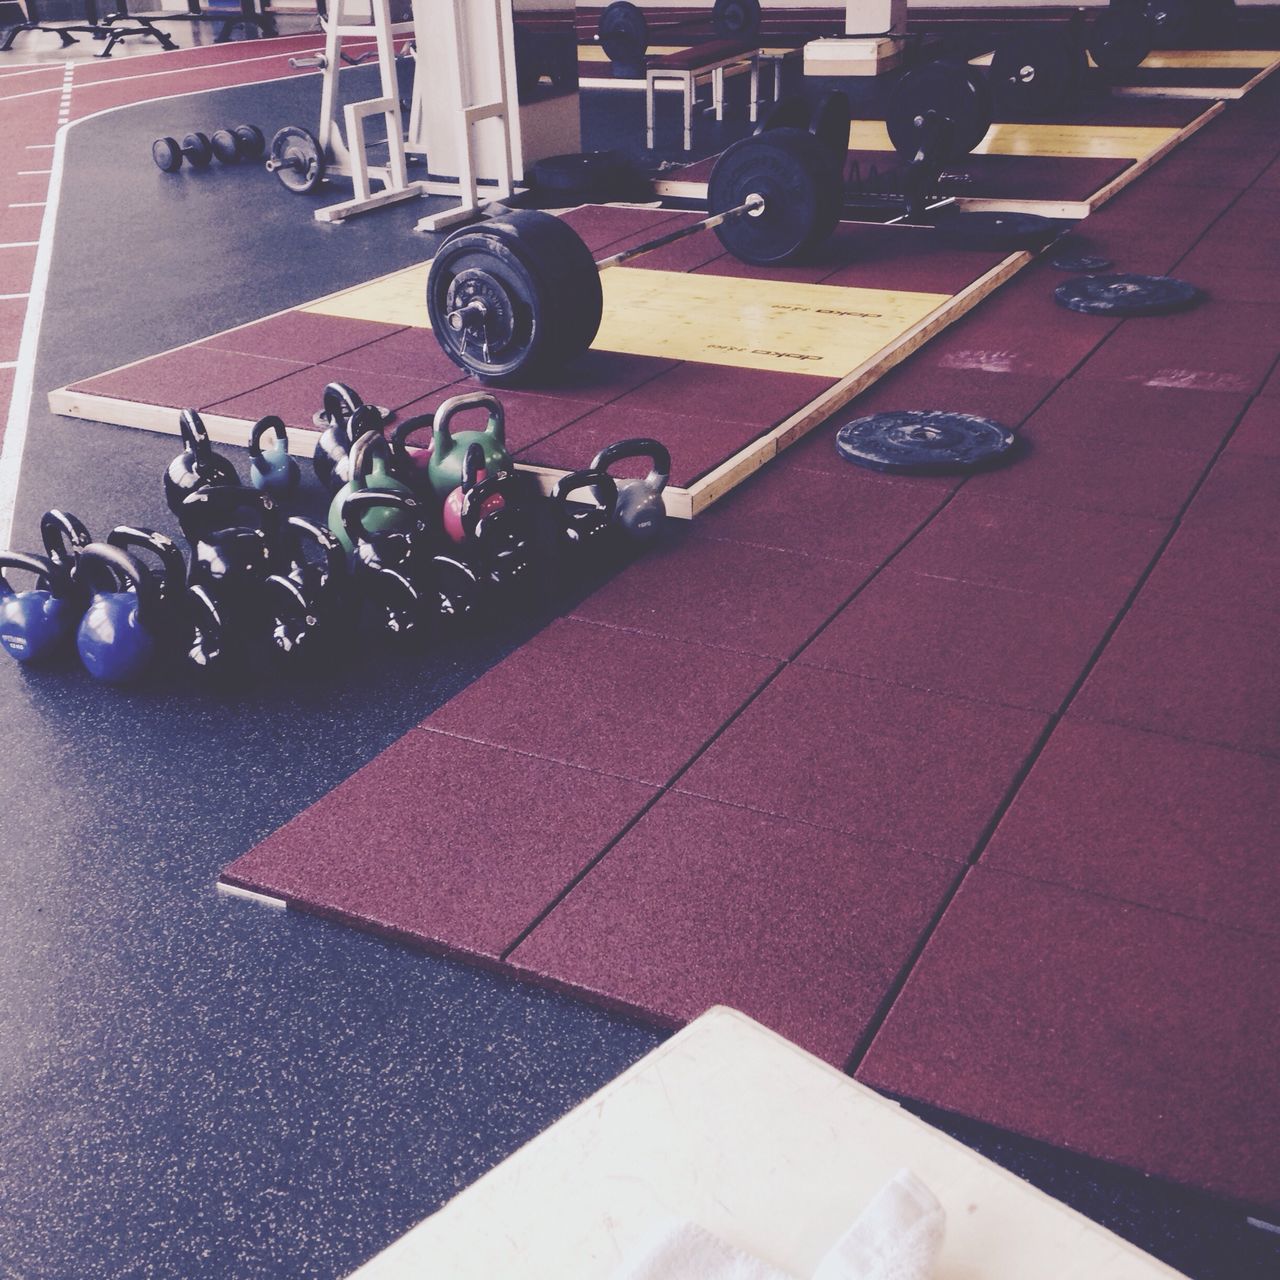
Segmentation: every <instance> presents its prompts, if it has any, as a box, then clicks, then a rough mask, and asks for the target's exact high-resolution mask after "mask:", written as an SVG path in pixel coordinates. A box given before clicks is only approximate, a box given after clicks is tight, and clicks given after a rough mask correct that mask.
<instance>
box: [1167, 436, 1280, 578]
mask: <svg viewBox="0 0 1280 1280" xmlns="http://www.w3.org/2000/svg"><path fill="white" fill-rule="evenodd" d="M1186 523H1187V524H1188V525H1189V526H1197V527H1199V526H1206V525H1207V526H1212V527H1214V528H1221V529H1230V530H1244V529H1248V530H1250V531H1252V532H1253V533H1255V534H1256V535H1258V536H1259V537H1262V538H1266V539H1270V540H1274V539H1275V537H1276V535H1277V533H1280V459H1275V458H1257V457H1251V456H1249V455H1248V454H1239V453H1226V452H1224V453H1223V455H1222V456H1221V457H1220V458H1219V459H1218V460H1217V462H1215V463H1214V464H1213V470H1211V471H1210V472H1209V475H1208V478H1207V479H1206V480H1205V482H1204V484H1203V485H1202V486H1201V488H1200V491H1199V492H1198V493H1197V494H1196V496H1195V501H1194V502H1192V504H1191V506H1190V507H1189V508H1188V510H1187V515H1186ZM1241 568H1242V571H1245V570H1246V569H1247V566H1242V567H1241Z"/></svg>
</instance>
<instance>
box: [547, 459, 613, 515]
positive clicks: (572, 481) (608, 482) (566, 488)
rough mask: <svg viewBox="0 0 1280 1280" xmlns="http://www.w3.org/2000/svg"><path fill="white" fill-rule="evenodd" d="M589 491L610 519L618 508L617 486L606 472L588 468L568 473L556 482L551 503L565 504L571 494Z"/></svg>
mask: <svg viewBox="0 0 1280 1280" xmlns="http://www.w3.org/2000/svg"><path fill="white" fill-rule="evenodd" d="M583 489H590V490H591V494H592V497H594V498H595V499H596V502H597V503H598V504H599V505H600V506H601V507H603V508H604V510H605V511H606V512H607V513H608V515H609V516H610V517H611V518H612V516H613V513H614V512H615V511H616V510H617V508H618V485H617V483H616V481H615V480H614V478H613V477H612V476H611V475H610V474H609V473H608V472H607V471H594V470H592V469H591V468H590V467H587V468H584V469H583V470H582V471H570V472H569V474H568V475H564V476H561V477H560V479H559V480H557V481H556V487H555V488H554V489H552V491H551V498H552V501H553V502H559V503H562V504H563V503H565V502H566V501H567V500H568V498H569V495H570V494H571V493H578V492H580V491H581V490H583Z"/></svg>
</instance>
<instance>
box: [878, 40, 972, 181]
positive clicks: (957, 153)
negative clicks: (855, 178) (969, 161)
mask: <svg viewBox="0 0 1280 1280" xmlns="http://www.w3.org/2000/svg"><path fill="white" fill-rule="evenodd" d="M935 118H936V119H937V120H940V121H942V122H945V125H944V130H943V142H942V144H941V148H940V154H938V155H937V156H935V157H933V158H934V159H935V160H936V161H937V162H940V163H942V164H949V163H952V162H954V161H956V160H960V159H962V158H963V157H964V156H967V155H968V154H969V152H970V151H972V150H973V148H974V147H976V146H977V145H978V143H979V142H981V141H982V139H983V137H984V136H985V135H986V132H987V130H988V129H989V128H990V127H991V95H990V93H989V91H988V89H987V86H986V81H985V80H984V79H983V78H982V76H981V75H979V74H978V73H977V72H975V71H974V70H973V68H971V67H966V66H961V65H959V64H957V63H954V62H930V63H927V64H926V65H925V66H923V67H917V68H916V69H915V70H914V71H908V72H907V73H906V74H905V75H903V76H902V77H901V78H900V79H899V80H898V83H897V84H896V85H894V87H893V91H892V93H891V94H890V95H889V107H888V111H887V112H886V113H885V127H886V128H887V129H888V131H889V140H890V141H891V142H892V143H893V146H894V150H895V151H897V153H898V154H899V155H900V156H901V157H902V158H903V159H904V160H907V161H910V160H912V159H913V158H914V157H915V156H916V154H917V153H918V152H919V150H920V146H921V142H922V140H923V139H924V137H925V136H926V133H927V131H928V129H929V127H930V125H931V123H932V121H933V120H934V119H935Z"/></svg>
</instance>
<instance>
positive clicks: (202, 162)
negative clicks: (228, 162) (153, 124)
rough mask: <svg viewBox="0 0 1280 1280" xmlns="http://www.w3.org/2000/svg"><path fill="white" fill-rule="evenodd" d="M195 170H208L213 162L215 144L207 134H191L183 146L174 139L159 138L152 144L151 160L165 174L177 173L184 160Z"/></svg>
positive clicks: (185, 139) (184, 140) (183, 142)
mask: <svg viewBox="0 0 1280 1280" xmlns="http://www.w3.org/2000/svg"><path fill="white" fill-rule="evenodd" d="M184 157H185V158H186V160H187V162H188V163H189V164H190V165H191V167H192V168H193V169H207V168H208V167H209V165H210V164H211V163H212V162H213V143H211V142H210V141H209V135H208V134H205V133H189V134H187V136H186V137H185V138H183V139H182V143H181V145H179V143H178V141H177V140H176V139H174V138H157V139H156V140H155V141H154V142H153V143H152V144H151V158H152V159H153V160H154V161H155V162H156V167H157V168H159V169H162V170H164V172H165V173H177V172H178V170H179V169H181V168H182V161H183V158H184Z"/></svg>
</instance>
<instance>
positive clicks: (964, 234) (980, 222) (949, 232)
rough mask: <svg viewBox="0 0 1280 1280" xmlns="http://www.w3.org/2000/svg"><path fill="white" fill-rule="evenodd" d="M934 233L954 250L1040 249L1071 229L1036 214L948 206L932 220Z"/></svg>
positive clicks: (1069, 224)
mask: <svg viewBox="0 0 1280 1280" xmlns="http://www.w3.org/2000/svg"><path fill="white" fill-rule="evenodd" d="M934 226H936V227H937V229H938V233H939V234H940V235H941V236H942V237H943V238H944V239H945V240H946V241H947V243H948V244H953V245H955V246H956V247H957V248H964V249H1042V248H1043V247H1044V246H1045V245H1046V244H1048V243H1049V241H1050V240H1052V239H1054V237H1055V236H1058V235H1060V234H1061V233H1062V232H1063V230H1065V229H1066V228H1067V227H1069V226H1071V223H1069V222H1063V221H1061V220H1059V219H1057V218H1045V217H1041V216H1040V215H1039V214H1036V213H1014V212H1010V211H1007V210H1005V211H1001V210H985V209H984V210H973V211H972V212H970V211H967V210H964V209H957V208H956V207H955V206H954V205H948V206H947V207H946V208H945V209H940V210H939V211H938V213H937V214H936V215H935V217H934Z"/></svg>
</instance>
